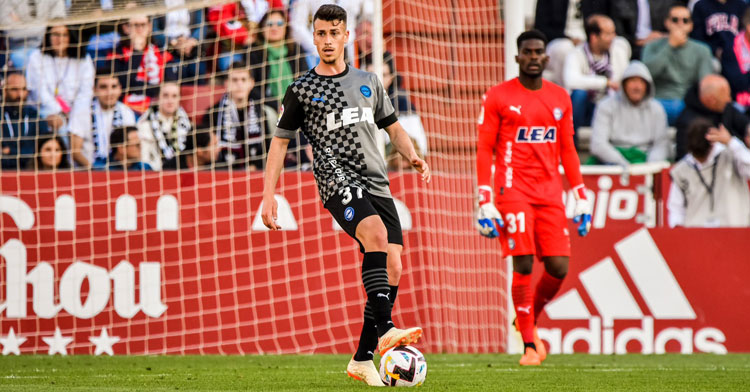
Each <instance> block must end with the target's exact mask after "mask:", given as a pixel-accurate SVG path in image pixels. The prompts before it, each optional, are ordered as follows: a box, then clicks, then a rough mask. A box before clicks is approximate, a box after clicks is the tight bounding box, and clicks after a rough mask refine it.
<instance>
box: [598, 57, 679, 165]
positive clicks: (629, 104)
mask: <svg viewBox="0 0 750 392" xmlns="http://www.w3.org/2000/svg"><path fill="white" fill-rule="evenodd" d="M653 96H654V84H653V81H652V80H651V74H649V72H648V68H646V66H645V65H643V63H641V62H640V61H633V62H631V63H630V65H629V66H628V68H626V69H625V73H623V75H622V88H621V89H620V91H618V92H617V94H615V95H612V96H609V97H607V98H604V99H603V100H602V101H601V102H599V104H598V105H596V111H595V112H594V120H593V124H592V127H591V128H592V129H591V154H592V155H593V157H592V158H593V159H592V162H589V163H603V164H611V165H620V166H628V165H629V164H631V163H643V162H658V161H666V160H668V159H669V148H670V143H671V141H670V140H669V134H668V133H667V116H666V114H665V113H664V108H663V107H662V106H661V105H660V104H659V102H657V101H656V100H655V99H654V98H653ZM594 161H597V162H594Z"/></svg>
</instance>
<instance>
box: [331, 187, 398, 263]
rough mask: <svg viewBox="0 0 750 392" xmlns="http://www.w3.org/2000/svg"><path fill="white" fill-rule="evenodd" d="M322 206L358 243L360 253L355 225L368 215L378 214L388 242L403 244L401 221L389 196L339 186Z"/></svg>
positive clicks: (362, 248) (360, 244) (360, 248)
mask: <svg viewBox="0 0 750 392" xmlns="http://www.w3.org/2000/svg"><path fill="white" fill-rule="evenodd" d="M324 207H325V208H326V209H327V210H328V211H329V212H330V213H331V215H333V219H335V220H336V222H338V224H339V226H341V228H342V229H344V231H345V232H346V234H349V236H350V237H352V238H354V239H355V240H356V241H357V242H358V243H359V251H360V252H362V253H364V252H365V248H364V247H363V246H362V243H361V242H359V240H358V239H357V236H356V230H357V225H358V224H359V222H361V221H362V219H365V218H367V217H368V216H370V215H378V216H380V219H381V220H383V224H384V225H385V230H386V231H387V232H388V243H389V244H397V245H404V237H403V235H402V234H401V221H400V220H399V219H398V212H397V211H396V204H394V203H393V199H391V198H390V197H378V196H373V195H371V194H369V193H368V192H367V191H366V190H364V189H360V188H356V187H347V188H341V189H340V190H339V192H337V193H336V194H335V195H333V196H331V198H330V199H328V202H327V203H326V204H325V205H324Z"/></svg>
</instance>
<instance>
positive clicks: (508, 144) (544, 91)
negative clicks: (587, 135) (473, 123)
mask: <svg viewBox="0 0 750 392" xmlns="http://www.w3.org/2000/svg"><path fill="white" fill-rule="evenodd" d="M516 44H517V45H518V56H516V62H517V63H518V66H519V76H518V77H517V78H515V79H512V80H509V81H507V82H503V83H500V84H498V85H496V86H494V87H492V88H490V89H489V90H488V91H487V93H486V95H485V97H484V102H483V104H482V109H481V112H480V115H479V121H478V124H479V125H478V129H479V140H478V142H477V185H478V186H479V189H478V196H479V210H478V212H477V218H476V226H477V229H478V230H479V232H480V233H481V234H482V235H483V236H486V237H489V238H495V237H499V238H500V242H501V244H502V249H503V254H505V255H511V256H512V257H513V281H512V286H511V287H512V289H511V291H512V293H511V294H512V297H513V305H514V308H515V312H516V328H518V330H519V331H520V332H521V336H522V338H523V342H524V354H523V356H522V357H521V360H520V364H521V365H540V364H541V362H542V361H544V359H545V357H546V356H547V354H546V349H545V347H544V343H543V342H542V341H541V340H540V339H539V335H538V334H537V331H536V319H537V318H538V316H539V314H540V313H541V311H542V309H543V308H544V305H545V304H546V303H547V302H549V301H550V300H551V299H552V298H553V297H554V296H555V294H557V292H558V291H559V289H560V285H561V284H562V280H563V278H564V277H565V275H566V274H567V272H568V258H569V257H570V238H569V234H568V225H567V222H566V217H565V208H564V206H563V186H562V178H561V177H560V172H559V169H558V165H559V164H560V163H562V166H563V168H564V170H565V175H566V177H567V178H568V182H570V184H571V186H572V187H573V191H574V192H573V194H574V195H575V198H576V207H575V213H574V215H575V216H574V218H573V220H574V222H576V223H579V224H580V225H579V226H578V234H579V235H581V236H585V235H586V234H588V231H589V229H590V228H591V204H590V203H589V201H588V200H587V199H586V191H585V189H584V186H583V178H582V176H581V170H580V161H579V159H578V155H577V153H576V150H575V146H574V145H573V119H572V106H571V103H570V97H569V96H568V93H567V92H566V91H565V90H564V89H563V88H562V87H560V86H557V85H555V84H554V83H551V82H549V81H546V80H544V79H542V71H543V70H544V67H545V65H546V64H547V60H548V58H547V55H546V54H545V46H546V38H545V36H544V34H543V33H542V32H540V31H538V30H530V31H526V32H524V33H522V34H521V35H519V36H518V39H517V41H516ZM493 164H494V165H495V181H494V187H493V184H492V183H491V177H492V165H493ZM493 195H494V203H493ZM535 256H536V257H537V258H538V259H539V260H541V261H542V262H543V263H544V270H545V272H544V274H543V276H542V278H541V279H540V281H539V282H538V284H537V286H536V289H535V290H533V291H532V288H531V270H532V267H533V264H534V258H535Z"/></svg>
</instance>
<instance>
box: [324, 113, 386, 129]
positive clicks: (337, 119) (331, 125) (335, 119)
mask: <svg viewBox="0 0 750 392" xmlns="http://www.w3.org/2000/svg"><path fill="white" fill-rule="evenodd" d="M358 122H367V123H370V124H375V117H374V115H373V114H372V108H368V107H364V108H346V109H344V110H343V111H342V112H341V114H339V113H336V112H332V113H328V115H326V128H327V129H328V131H334V130H336V129H339V128H341V127H342V126H347V125H351V124H354V123H358Z"/></svg>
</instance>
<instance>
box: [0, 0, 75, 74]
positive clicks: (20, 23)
mask: <svg viewBox="0 0 750 392" xmlns="http://www.w3.org/2000/svg"><path fill="white" fill-rule="evenodd" d="M65 14H66V12H65V1H64V0H35V1H34V2H31V1H26V0H4V1H2V2H0V26H3V27H4V28H5V31H4V39H5V40H6V41H5V47H6V51H7V60H6V61H9V62H10V64H8V65H9V67H12V68H14V69H24V68H25V67H26V60H27V59H28V58H29V55H31V53H32V52H33V51H34V50H36V49H38V48H39V47H40V46H42V40H43V39H44V29H45V24H46V22H47V21H48V20H50V19H54V18H64V17H65ZM4 65H5V64H0V67H3V66H4Z"/></svg>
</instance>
